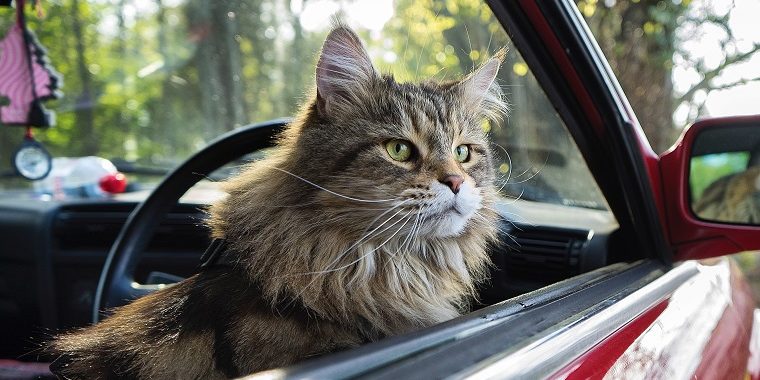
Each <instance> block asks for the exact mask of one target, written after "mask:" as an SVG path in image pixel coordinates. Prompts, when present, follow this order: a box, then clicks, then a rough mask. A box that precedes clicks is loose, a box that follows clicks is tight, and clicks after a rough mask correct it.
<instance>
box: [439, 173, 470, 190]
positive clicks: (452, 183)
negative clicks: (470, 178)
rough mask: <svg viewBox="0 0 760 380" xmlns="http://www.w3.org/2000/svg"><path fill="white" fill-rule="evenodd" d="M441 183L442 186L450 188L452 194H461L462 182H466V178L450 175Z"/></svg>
mask: <svg viewBox="0 0 760 380" xmlns="http://www.w3.org/2000/svg"><path fill="white" fill-rule="evenodd" d="M440 181H441V183H442V184H444V185H446V186H448V187H449V189H451V192H452V193H454V194H456V193H458V192H459V186H462V182H464V177H462V176H461V175H454V174H449V175H447V176H445V177H443V179H441V180H440Z"/></svg>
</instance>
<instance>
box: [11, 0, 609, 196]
mask: <svg viewBox="0 0 760 380" xmlns="http://www.w3.org/2000/svg"><path fill="white" fill-rule="evenodd" d="M42 6H43V7H44V12H43V13H45V16H44V17H43V18H38V17H37V16H35V15H33V14H31V12H30V17H29V20H30V28H31V29H33V30H34V32H35V33H36V34H37V36H38V38H39V40H40V41H41V43H42V44H43V45H44V46H46V47H47V49H48V56H49V59H50V61H51V64H52V66H54V67H55V68H56V69H57V70H58V71H59V72H60V73H61V74H62V76H63V78H64V87H63V92H64V93H65V96H63V97H62V98H61V99H59V100H54V101H49V102H47V103H46V106H47V107H48V108H50V109H52V110H54V111H56V112H57V114H58V125H57V126H56V127H54V128H51V129H49V130H47V131H44V132H38V133H37V136H38V138H39V140H41V141H42V142H43V143H44V144H45V145H46V146H47V147H48V148H49V150H50V151H51V152H52V153H53V154H54V155H55V156H59V157H62V156H65V157H81V156H89V155H96V156H101V157H104V158H108V159H110V160H112V161H113V162H116V163H117V164H119V163H125V162H126V163H130V164H131V165H132V167H133V168H137V169H138V170H137V171H138V172H139V171H140V170H139V169H140V168H149V169H151V170H153V173H159V172H161V170H156V169H164V171H165V170H167V169H169V168H171V167H173V166H175V165H177V164H178V163H179V162H181V161H182V160H184V159H185V158H186V157H188V156H189V155H190V154H191V153H192V152H194V151H196V150H198V149H199V148H201V147H202V146H204V145H205V144H206V143H207V142H208V141H210V140H211V139H213V138H214V137H216V136H218V135H220V134H222V133H224V132H227V131H229V130H232V129H234V128H239V127H241V126H243V125H246V124H249V123H252V122H258V121H264V120H267V119H272V118H277V117H282V116H288V115H293V114H294V113H295V112H296V111H297V107H298V105H299V104H300V103H301V102H302V101H303V100H304V99H305V98H306V97H307V96H308V95H307V94H309V91H310V90H311V88H312V86H313V80H314V78H313V76H314V74H313V73H314V65H315V61H316V57H317V53H318V51H319V48H320V46H321V43H322V41H323V40H324V37H325V35H326V34H327V31H328V29H329V27H330V18H331V16H333V15H339V16H340V17H341V18H343V19H344V20H345V21H346V22H347V23H348V24H349V25H350V26H352V27H353V28H355V29H356V30H357V31H358V32H359V34H360V35H361V36H362V38H363V39H364V41H365V42H366V44H367V46H368V50H369V52H370V54H371V56H372V58H373V60H374V61H375V63H376V65H377V66H378V67H379V68H380V69H381V70H383V71H386V72H392V73H393V74H394V75H395V77H396V78H397V79H398V80H400V81H413V80H416V79H420V78H428V77H434V78H437V79H440V80H448V79H452V78H458V77H461V76H462V75H464V74H466V73H468V72H470V71H471V70H472V68H473V67H475V66H477V65H479V64H481V63H482V62H484V60H485V59H486V58H487V57H488V56H489V54H492V53H493V52H495V51H496V50H498V49H500V48H502V47H510V46H511V43H510V41H509V38H508V36H507V34H506V32H505V31H504V29H503V28H502V27H501V25H500V24H499V23H498V22H497V21H496V20H495V18H494V17H493V15H492V13H491V12H490V10H489V9H488V7H486V6H484V4H482V3H481V2H478V1H472V0H456V1H445V2H433V1H413V0H398V1H391V0H381V1H375V0H356V1H333V0H309V1H298V0H292V1H279V0H278V1H275V0H250V1H234V2H220V1H205V0H155V1H149V0H118V1H117V0H99V1H92V2H85V1H76V0H71V1H56V2H42ZM1 16H3V17H2V18H0V19H1V20H2V21H3V23H2V24H0V26H3V27H6V28H7V27H8V26H9V25H10V22H11V21H12V17H11V16H12V14H11V11H10V10H6V11H3V14H2V15H1ZM498 81H499V83H500V84H501V85H502V86H503V89H504V92H505V94H506V96H507V98H508V100H509V102H510V103H511V112H510V114H509V117H508V118H506V119H505V120H504V122H503V123H501V125H490V124H484V125H483V128H486V129H487V130H489V131H490V133H491V135H492V137H493V141H494V143H495V148H494V150H495V153H496V156H497V162H496V163H495V164H496V166H497V168H498V171H499V173H500V181H501V182H500V184H499V186H500V187H501V188H502V191H503V193H504V194H505V195H507V196H509V197H513V198H517V197H520V198H522V199H526V200H533V201H540V202H549V203H555V204H562V205H570V206H580V207H590V208H601V209H603V208H606V204H605V202H604V199H603V197H602V196H601V194H600V192H599V190H598V188H597V187H596V184H595V182H594V180H593V179H592V177H591V175H590V173H589V171H588V169H587V167H586V165H585V163H584V161H583V159H582V157H581V155H580V153H579V151H578V149H577V147H576V145H575V144H574V142H573V141H572V139H571V138H570V135H569V134H568V132H567V130H566V129H565V127H564V125H563V123H562V122H561V121H560V119H559V118H558V116H557V114H556V112H555V110H554V108H553V107H552V106H551V104H550V103H549V102H548V100H547V98H546V96H545V95H544V93H543V92H542V90H541V88H540V87H539V86H538V84H537V82H536V80H535V78H534V77H533V74H532V73H531V71H530V68H529V67H528V66H527V65H526V64H525V62H524V61H523V60H522V59H521V57H520V55H519V53H518V52H517V51H516V49H514V48H510V50H509V53H508V54H507V58H506V62H505V63H504V65H503V66H502V68H501V71H500V73H499V78H498ZM1 130H2V132H0V133H2V135H0V144H2V147H1V148H2V149H0V152H8V151H9V150H11V149H12V148H13V146H14V145H16V144H18V143H19V141H20V139H21V135H22V132H21V130H20V129H19V128H14V127H2V128H1ZM3 154H7V153H3ZM0 161H2V162H6V161H7V160H0ZM122 166H123V165H122ZM4 169H5V170H6V171H7V170H8V168H7V167H5V168H4ZM133 178H136V179H137V180H139V181H141V182H142V183H141V184H142V185H145V184H147V183H149V182H150V179H149V178H148V177H147V176H145V175H143V176H139V177H138V176H133ZM159 179H160V176H157V177H156V178H155V179H154V181H155V182H157V181H158V180H159ZM14 181H15V182H14ZM24 184H25V182H21V181H17V180H13V179H11V178H9V177H6V178H5V179H2V180H0V186H2V187H3V188H6V189H8V188H13V187H22V186H24ZM143 188H149V186H143Z"/></svg>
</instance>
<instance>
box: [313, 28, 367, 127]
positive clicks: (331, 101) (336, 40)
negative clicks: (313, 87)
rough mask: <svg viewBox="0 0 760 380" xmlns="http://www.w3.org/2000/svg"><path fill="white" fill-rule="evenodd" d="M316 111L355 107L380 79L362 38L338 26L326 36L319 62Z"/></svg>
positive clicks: (323, 113) (322, 112) (327, 112)
mask: <svg viewBox="0 0 760 380" xmlns="http://www.w3.org/2000/svg"><path fill="white" fill-rule="evenodd" d="M316 77H317V108H318V110H319V112H320V113H321V114H322V115H329V114H330V113H332V112H336V111H339V110H340V109H341V108H343V107H345V106H349V107H350V106H351V104H356V103H357V101H358V100H359V99H361V98H362V97H364V96H366V92H367V88H368V86H369V84H370V83H371V82H372V81H373V80H375V79H376V78H378V74H377V71H376V70H375V67H374V66H372V62H371V61H370V59H369V54H367V50H366V49H365V48H364V45H363V44H362V42H361V40H360V39H359V36H357V35H356V33H354V32H353V31H352V30H351V29H349V28H347V27H345V26H343V25H338V26H337V27H336V28H335V29H333V30H332V31H331V32H330V34H328V35H327V39H326V40H325V44H324V46H322V52H321V53H320V55H319V61H318V63H317V75H316Z"/></svg>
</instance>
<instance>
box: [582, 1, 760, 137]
mask: <svg viewBox="0 0 760 380" xmlns="http://www.w3.org/2000/svg"><path fill="white" fill-rule="evenodd" d="M578 7H579V9H580V10H581V12H582V13H583V14H584V15H585V16H586V19H587V21H588V23H589V26H590V28H591V30H592V31H593V32H594V35H595V37H596V39H597V41H598V42H599V45H600V47H601V48H602V51H603V52H604V54H605V56H606V57H607V59H608V61H609V62H610V66H611V67H612V69H613V71H614V72H615V74H616V75H617V77H618V80H619V81H620V84H621V86H622V88H623V91H625V93H626V95H627V97H628V100H629V101H630V102H631V106H632V107H633V109H634V111H635V112H636V115H637V116H638V118H639V122H640V123H641V125H642V127H643V128H644V132H645V133H646V135H647V137H648V138H649V140H650V142H651V144H652V147H653V148H654V149H655V151H657V152H662V151H664V150H665V149H667V148H668V147H669V146H670V145H671V144H672V143H673V142H674V141H675V139H676V137H677V136H678V134H679V133H680V130H681V128H683V127H684V125H675V123H674V120H673V115H674V113H675V111H676V109H677V108H678V107H688V108H689V109H690V111H691V112H689V117H688V120H687V121H693V120H694V119H696V118H697V117H699V116H702V114H703V106H704V96H703V97H702V98H701V99H697V97H696V95H697V94H700V93H702V94H704V93H706V92H709V91H712V90H716V89H722V88H728V87H732V86H736V85H740V84H743V83H746V82H747V81H750V80H758V79H760V78H754V79H742V80H740V81H736V82H733V83H728V84H725V83H724V84H718V83H716V82H715V81H714V80H715V79H716V78H718V77H719V76H720V75H721V73H723V72H724V70H725V69H726V68H727V67H730V66H731V65H734V64H737V63H740V62H745V61H747V60H748V59H749V58H751V57H752V56H753V55H754V54H755V53H757V52H758V51H760V44H755V45H754V46H753V47H751V48H749V49H746V50H736V49H734V50H733V51H731V50H726V51H725V56H724V58H723V61H722V62H721V63H720V64H719V65H717V66H716V67H712V68H708V67H707V66H706V64H705V62H704V60H703V59H702V58H700V57H693V56H692V55H691V54H690V53H689V52H688V51H687V50H686V49H684V47H683V43H684V42H685V40H687V39H690V38H694V37H695V36H698V35H699V33H700V30H701V29H703V28H704V27H705V26H706V25H712V26H717V27H718V28H719V29H721V30H723V31H724V33H725V39H724V46H728V45H731V44H732V43H733V42H734V35H733V34H732V32H731V28H730V27H729V25H728V21H729V19H730V10H729V11H728V12H725V13H723V14H716V10H715V9H713V8H712V7H710V4H696V2H692V1H689V0H682V1H664V0H639V1H605V2H597V1H596V0H580V1H578ZM675 62H679V64H680V65H682V66H684V67H694V68H696V69H697V70H698V71H699V72H700V74H701V76H702V77H701V80H699V81H698V82H697V83H695V84H694V85H693V86H692V87H691V88H689V89H688V90H686V91H685V92H684V93H682V94H678V93H676V91H675V90H674V86H673V69H674V67H675V64H676V63H675Z"/></svg>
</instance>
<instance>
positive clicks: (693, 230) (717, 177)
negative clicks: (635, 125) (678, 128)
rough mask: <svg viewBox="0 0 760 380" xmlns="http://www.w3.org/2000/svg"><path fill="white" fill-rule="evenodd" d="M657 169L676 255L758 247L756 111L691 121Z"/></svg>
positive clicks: (759, 126)
mask: <svg viewBox="0 0 760 380" xmlns="http://www.w3.org/2000/svg"><path fill="white" fill-rule="evenodd" d="M660 174H661V176H662V191H663V199H664V200H665V214H666V217H667V224H668V229H669V231H668V233H669V238H670V242H671V245H672V246H673V247H674V249H675V255H674V256H675V259H677V260H686V259H699V258H707V257H715V256H721V255H727V254H732V253H736V252H740V251H748V250H758V249H760V115H754V116H742V117H730V118H718V119H707V120H701V121H698V122H696V123H694V124H693V125H691V126H690V127H688V128H686V130H685V131H684V133H683V134H682V135H681V138H680V139H679V140H678V142H676V144H675V145H674V146H673V147H672V148H671V149H670V150H668V151H667V152H665V153H663V154H662V155H661V156H660Z"/></svg>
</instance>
